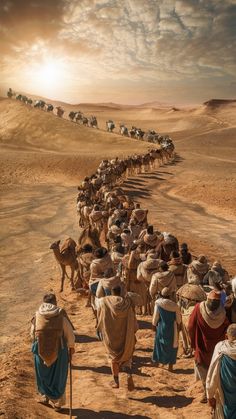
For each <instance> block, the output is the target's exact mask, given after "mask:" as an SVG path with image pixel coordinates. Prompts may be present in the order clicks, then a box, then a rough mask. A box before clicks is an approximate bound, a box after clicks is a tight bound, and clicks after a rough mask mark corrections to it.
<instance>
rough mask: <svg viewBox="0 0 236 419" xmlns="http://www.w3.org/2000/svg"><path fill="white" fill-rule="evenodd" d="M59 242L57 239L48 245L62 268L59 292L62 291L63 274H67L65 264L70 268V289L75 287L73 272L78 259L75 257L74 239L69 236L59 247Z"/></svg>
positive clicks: (76, 268)
mask: <svg viewBox="0 0 236 419" xmlns="http://www.w3.org/2000/svg"><path fill="white" fill-rule="evenodd" d="M60 242H61V241H60V240H57V241H56V242H54V243H52V244H51V246H50V249H52V250H53V253H54V256H55V258H56V260H57V262H58V263H59V265H60V267H61V270H62V276H61V289H60V292H62V291H63V288H64V280H65V276H66V275H67V273H66V266H70V268H71V277H70V283H71V289H72V290H74V289H75V286H74V274H75V271H77V270H78V261H77V258H76V251H75V249H76V243H75V241H74V240H73V239H71V238H70V237H69V238H68V239H66V240H65V242H64V243H63V245H62V246H61V248H60ZM67 276H68V275H67Z"/></svg>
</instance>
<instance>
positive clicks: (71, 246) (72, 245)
mask: <svg viewBox="0 0 236 419" xmlns="http://www.w3.org/2000/svg"><path fill="white" fill-rule="evenodd" d="M75 249H76V242H75V241H74V240H73V239H72V238H71V237H68V238H67V239H66V240H65V241H64V243H63V244H62V246H61V253H65V252H67V251H70V253H72V254H74V255H75Z"/></svg>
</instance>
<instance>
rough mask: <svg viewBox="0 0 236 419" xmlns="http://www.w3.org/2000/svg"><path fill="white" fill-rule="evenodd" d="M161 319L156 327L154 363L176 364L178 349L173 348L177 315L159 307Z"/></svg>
mask: <svg viewBox="0 0 236 419" xmlns="http://www.w3.org/2000/svg"><path fill="white" fill-rule="evenodd" d="M158 311H159V313H160V319H159V322H158V324H157V326H156V337H155V342H154V350H153V357H152V358H153V361H154V362H159V363H161V364H164V365H165V364H175V363H176V357H177V350H178V348H173V343H174V322H175V320H176V313H175V312H172V311H167V310H165V309H164V308H162V307H160V306H158Z"/></svg>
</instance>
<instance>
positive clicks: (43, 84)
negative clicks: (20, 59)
mask: <svg viewBox="0 0 236 419" xmlns="http://www.w3.org/2000/svg"><path fill="white" fill-rule="evenodd" d="M28 77H29V78H28V83H29V84H30V85H31V86H32V88H34V89H35V88H37V90H42V92H43V93H44V92H45V90H46V91H49V92H53V91H56V90H60V88H61V86H62V85H63V84H65V82H66V79H67V71H66V67H65V64H64V63H63V62H62V61H61V60H59V59H56V58H55V59H52V58H48V59H44V61H43V62H41V63H38V64H35V65H33V66H32V68H29V69H28Z"/></svg>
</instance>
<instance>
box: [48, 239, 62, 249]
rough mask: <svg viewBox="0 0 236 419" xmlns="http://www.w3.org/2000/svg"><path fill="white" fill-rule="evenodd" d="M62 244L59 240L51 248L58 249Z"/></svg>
mask: <svg viewBox="0 0 236 419" xmlns="http://www.w3.org/2000/svg"><path fill="white" fill-rule="evenodd" d="M60 243H61V240H57V241H56V242H54V243H52V244H51V246H50V249H52V250H53V249H57V248H58V247H59V244H60Z"/></svg>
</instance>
